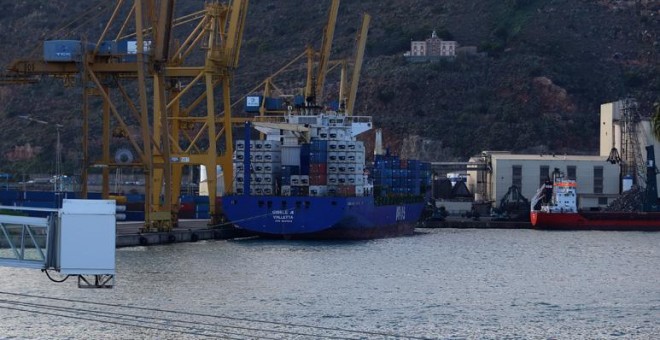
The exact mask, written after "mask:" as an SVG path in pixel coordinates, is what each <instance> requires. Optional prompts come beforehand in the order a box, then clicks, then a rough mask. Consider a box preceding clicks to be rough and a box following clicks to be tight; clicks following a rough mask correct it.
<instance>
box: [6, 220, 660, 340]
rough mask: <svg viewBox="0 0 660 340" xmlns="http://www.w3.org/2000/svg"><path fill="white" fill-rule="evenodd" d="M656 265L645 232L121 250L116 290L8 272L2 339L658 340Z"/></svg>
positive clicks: (656, 237)
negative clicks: (84, 287) (399, 339)
mask: <svg viewBox="0 0 660 340" xmlns="http://www.w3.org/2000/svg"><path fill="white" fill-rule="evenodd" d="M659 263H660V233H641V232H600V231H579V232H553V231H536V230H471V229H461V230H459V229H434V230H424V231H420V232H419V233H417V234H416V235H415V236H411V237H401V238H391V239H378V240H371V241H359V242H357V241H356V242H319V241H287V240H262V239H243V240H231V241H204V242H197V243H185V244H172V245H166V246H153V247H134V248H122V249H118V250H117V278H116V282H115V285H116V286H115V287H114V288H113V289H104V290H95V289H78V288H77V286H76V285H75V281H74V280H72V279H70V280H69V281H66V282H65V283H60V284H57V283H53V282H51V281H49V280H48V279H47V277H46V276H45V275H44V274H42V273H41V272H39V271H38V270H27V269H15V268H0V339H151V338H157V339H205V338H226V339H324V338H330V339H398V338H401V339H407V338H410V339H501V338H508V339H658V338H660V284H658V282H659V281H660V265H659Z"/></svg>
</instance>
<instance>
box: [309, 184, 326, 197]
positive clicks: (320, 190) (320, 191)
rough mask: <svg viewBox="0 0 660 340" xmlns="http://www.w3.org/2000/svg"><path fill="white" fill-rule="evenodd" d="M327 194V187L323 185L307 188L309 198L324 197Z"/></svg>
mask: <svg viewBox="0 0 660 340" xmlns="http://www.w3.org/2000/svg"><path fill="white" fill-rule="evenodd" d="M327 194H328V187H327V186H325V185H312V186H310V187H309V195H310V196H317V197H319V196H326V195H327Z"/></svg>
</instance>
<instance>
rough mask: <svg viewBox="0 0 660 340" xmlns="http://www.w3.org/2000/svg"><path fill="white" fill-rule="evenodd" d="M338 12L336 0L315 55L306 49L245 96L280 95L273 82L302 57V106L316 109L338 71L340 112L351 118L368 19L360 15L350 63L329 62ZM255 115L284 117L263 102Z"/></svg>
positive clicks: (312, 50) (337, 0) (343, 60)
mask: <svg viewBox="0 0 660 340" xmlns="http://www.w3.org/2000/svg"><path fill="white" fill-rule="evenodd" d="M338 11H339V0H333V1H332V4H331V6H330V10H329V12H328V21H327V23H326V25H325V28H324V30H323V37H322V43H321V48H320V50H319V51H316V50H315V49H314V48H313V47H312V46H307V47H306V48H305V50H304V52H302V53H301V54H299V55H297V56H296V57H295V58H293V59H292V60H291V61H289V62H288V63H287V64H286V65H284V66H283V67H282V68H280V69H279V70H277V71H276V72H275V73H273V74H271V75H270V76H269V77H267V78H266V80H264V81H263V82H261V83H260V84H259V85H257V86H256V87H254V88H253V89H252V90H251V91H249V92H250V93H253V92H254V91H257V90H259V89H261V91H262V93H263V96H264V97H270V96H271V94H272V92H273V91H277V92H279V93H280V94H284V91H282V90H281V89H280V88H279V87H278V86H277V85H276V84H275V81H274V80H275V78H276V77H277V76H279V75H280V74H282V73H284V72H285V71H287V70H288V69H289V68H290V67H291V66H292V65H295V64H296V63H297V62H299V61H301V60H303V59H304V58H305V57H306V60H307V67H306V68H307V77H306V82H305V89H304V91H303V94H304V97H305V101H306V105H317V104H318V103H317V101H323V89H324V87H325V78H326V76H327V74H328V73H330V72H331V71H333V70H334V69H335V68H337V67H341V76H340V86H339V101H340V102H341V103H343V105H341V106H340V111H343V112H345V113H346V114H347V115H352V114H353V110H354V106H355V97H356V95H357V88H358V83H359V80H360V71H361V69H362V63H363V60H364V51H365V47H366V42H367V34H368V31H369V23H370V21H371V16H370V15H369V14H367V13H364V14H363V16H362V24H361V27H360V29H359V30H358V33H357V36H356V39H355V48H354V55H353V57H352V60H351V61H350V62H349V60H348V59H342V60H330V52H331V49H332V41H333V36H334V31H335V25H336V22H337V15H338ZM349 64H352V65H353V69H352V75H351V78H350V85H348V67H349ZM315 66H316V67H315ZM243 99H245V96H243V97H242V98H240V99H239V101H237V102H235V103H234V105H236V104H238V103H240V101H242V100H243ZM259 112H260V116H262V117H263V116H266V115H268V114H281V113H284V111H281V110H276V111H272V110H267V109H266V107H265V100H264V101H262V102H261V106H260V108H259Z"/></svg>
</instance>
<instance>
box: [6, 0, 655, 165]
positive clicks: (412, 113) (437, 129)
mask: <svg viewBox="0 0 660 340" xmlns="http://www.w3.org/2000/svg"><path fill="white" fill-rule="evenodd" d="M94 3H96V6H94V7H91V10H90V6H91V5H92V4H94ZM301 3H302V5H301ZM329 3H330V1H311V0H305V1H290V0H280V1H277V2H274V1H266V0H252V1H250V7H249V13H248V17H247V23H246V32H245V35H244V43H243V50H242V52H241V60H240V68H239V69H238V70H237V74H236V77H235V81H234V94H235V96H236V98H238V97H239V96H241V95H243V94H245V92H246V91H248V90H249V89H250V88H252V87H253V86H254V85H256V84H258V83H259V82H260V81H262V80H263V79H264V78H265V77H267V76H268V75H269V74H271V73H273V72H275V71H276V70H278V69H279V68H280V67H281V66H282V65H284V64H286V63H287V62H288V61H289V60H290V59H291V58H293V57H294V56H296V55H298V54H300V53H301V52H302V51H303V48H304V47H305V45H307V44H312V45H314V46H317V47H318V46H319V45H320V40H321V39H320V37H321V31H322V28H323V25H324V24H325V20H326V17H327V10H328V7H329ZM202 4H203V1H201V0H199V1H185V2H183V1H180V2H178V6H179V11H180V12H181V13H183V12H187V11H191V10H193V9H198V8H200V6H201V5H202ZM111 7H112V3H111V2H110V1H89V2H85V4H84V5H81V2H79V1H74V0H49V1H2V2H0V32H3V34H2V39H0V47H2V51H3V53H2V55H0V64H2V65H7V64H9V63H10V61H11V60H12V59H14V58H18V57H25V56H29V55H34V56H38V55H39V54H40V49H39V43H40V41H42V40H43V39H44V38H75V39H80V37H82V36H87V37H90V38H95V37H97V36H98V34H99V33H100V30H101V29H102V27H103V24H102V17H103V15H102V14H103V13H107V12H108V11H107V8H111ZM363 12H368V13H370V14H371V15H372V25H371V28H370V32H369V43H368V48H367V52H366V59H365V64H364V68H363V72H362V77H361V82H360V89H359V92H358V99H357V110H358V114H370V115H373V116H374V119H375V122H376V124H377V125H378V126H380V127H382V128H383V129H384V135H385V140H386V142H387V144H388V145H389V146H390V147H391V150H393V151H394V152H396V153H400V154H403V155H406V156H414V157H421V158H424V159H427V160H465V159H467V158H468V157H469V156H471V155H473V154H475V153H477V152H479V151H481V150H513V151H519V152H546V153H549V152H554V153H595V152H596V150H597V142H598V141H597V138H598V113H599V107H600V104H601V103H604V102H608V101H614V100H617V99H619V98H622V97H624V96H633V97H636V98H638V99H639V100H640V102H641V105H642V109H643V110H645V111H648V112H649V113H650V112H651V110H650V108H651V106H652V104H653V102H655V101H658V100H660V62H659V59H658V58H659V56H660V43H659V39H660V37H659V36H658V35H659V34H660V3H658V2H657V1H653V0H637V1H615V0H593V1H575V0H447V1H434V0H410V1H402V0H365V1H343V2H342V4H341V7H340V14H339V16H340V17H339V22H338V24H337V29H336V32H335V37H336V39H335V44H334V46H333V55H334V56H335V57H336V58H343V57H347V56H350V55H351V54H352V48H353V42H354V36H355V32H356V31H357V28H358V27H359V24H360V16H361V13H363ZM97 14H98V17H96V15H97ZM71 22H73V24H71V25H68V24H69V23H71ZM76 27H78V28H77V29H73V28H76ZM432 30H436V31H437V32H438V34H439V35H440V36H441V37H443V38H445V39H453V40H456V41H457V42H458V43H459V44H460V45H461V46H476V47H477V48H478V50H479V52H483V53H481V54H480V55H474V56H464V57H460V58H457V59H455V60H447V61H442V62H437V63H420V64H410V63H408V62H406V60H405V59H404V58H403V53H404V52H405V51H406V50H408V49H409V47H410V40H423V39H426V38H427V37H428V36H429V35H430V33H431V31H432ZM302 78H303V76H302V74H300V75H299V77H298V75H296V74H287V75H285V76H283V77H282V79H280V81H281V82H282V83H283V84H284V85H281V86H284V87H285V88H292V89H293V88H295V87H297V86H301V85H302ZM337 78H338V76H337V75H331V76H330V78H329V84H328V89H329V90H328V91H326V92H328V93H329V95H332V94H333V93H332V91H331V89H336V87H337V86H336V85H337V84H336V82H337ZM328 99H330V98H328ZM0 101H2V103H3V104H4V105H2V106H1V107H0V124H2V125H3V126H4V127H5V128H4V129H2V130H0V150H2V157H3V158H4V160H5V162H3V163H2V164H3V166H2V168H3V169H2V171H17V170H16V169H18V168H20V169H21V171H22V170H23V169H29V170H30V171H43V170H45V171H47V169H51V168H52V161H53V156H52V147H53V145H54V139H55V133H54V132H53V133H51V132H48V131H47V129H44V127H43V126H34V125H29V124H26V122H24V121H21V120H19V119H17V118H16V116H18V115H23V114H30V115H32V116H35V117H39V118H41V119H45V120H48V119H50V120H51V121H64V122H67V124H65V125H66V127H65V128H64V131H63V136H64V137H63V139H64V140H65V141H66V142H65V150H64V151H65V153H64V155H65V156H64V161H65V169H67V171H69V172H74V171H75V169H77V167H78V165H77V160H78V159H79V152H78V149H79V147H78V146H79V145H80V139H79V137H78V136H79V132H78V131H79V128H80V124H81V123H80V90H79V89H76V88H64V87H63V86H62V85H61V83H60V82H57V81H53V80H45V81H43V82H41V83H39V84H35V85H26V86H20V87H0ZM365 138H366V139H368V138H369V136H365ZM92 144H93V147H96V148H98V146H99V143H98V142H95V143H92ZM27 145H30V148H27V147H26V146H27ZM21 148H22V149H21ZM24 150H32V155H34V157H32V158H30V157H29V156H24V157H18V158H16V157H17V156H16V155H17V154H18V155H23V154H25V152H24ZM97 151H98V150H97ZM9 157H14V158H12V160H13V161H11V162H10V161H9ZM45 171H44V172H45Z"/></svg>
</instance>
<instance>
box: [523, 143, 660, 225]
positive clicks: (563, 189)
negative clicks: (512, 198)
mask: <svg viewBox="0 0 660 340" xmlns="http://www.w3.org/2000/svg"><path fill="white" fill-rule="evenodd" d="M647 149H648V148H647ZM648 154H649V157H648V165H647V166H648V168H649V171H648V177H647V178H648V181H647V188H646V191H647V195H646V196H647V199H648V198H649V197H650V199H648V201H652V202H653V203H647V204H644V207H643V208H642V209H641V211H630V212H628V211H626V212H624V211H579V210H578V208H577V190H576V189H577V183H576V181H574V180H568V179H565V178H563V176H562V175H561V174H559V173H557V174H556V175H553V179H552V180H551V181H547V182H545V183H544V185H543V186H541V188H539V190H538V191H537V193H536V195H535V196H534V198H533V199H532V202H531V209H532V210H531V212H530V219H531V222H532V226H533V227H534V228H537V229H556V230H619V231H660V212H659V211H658V210H657V208H658V206H657V197H656V196H657V194H656V192H657V189H656V181H655V176H656V170H655V164H654V157H653V149H652V148H651V149H650V150H649V153H648Z"/></svg>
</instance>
